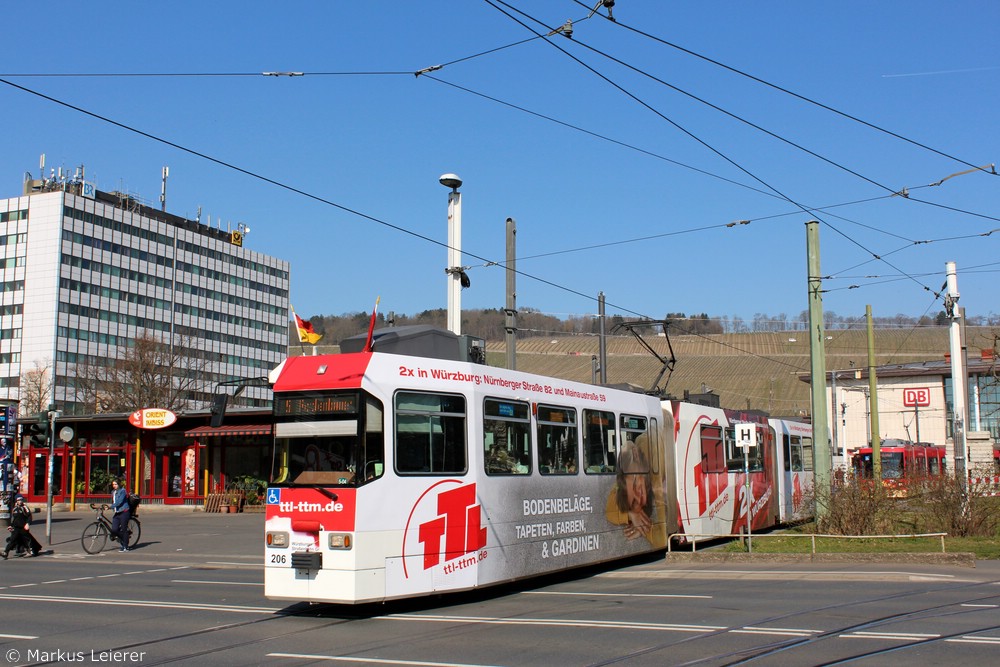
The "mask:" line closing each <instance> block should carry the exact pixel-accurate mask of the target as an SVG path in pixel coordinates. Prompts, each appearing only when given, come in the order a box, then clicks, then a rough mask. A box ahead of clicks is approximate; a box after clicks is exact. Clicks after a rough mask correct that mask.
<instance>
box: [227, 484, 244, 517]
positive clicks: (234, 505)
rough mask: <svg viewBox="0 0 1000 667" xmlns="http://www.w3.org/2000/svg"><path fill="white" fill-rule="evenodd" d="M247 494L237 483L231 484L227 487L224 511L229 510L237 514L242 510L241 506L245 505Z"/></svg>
mask: <svg viewBox="0 0 1000 667" xmlns="http://www.w3.org/2000/svg"><path fill="white" fill-rule="evenodd" d="M244 498H245V496H244V494H243V490H242V489H240V488H239V486H237V485H235V484H234V485H233V486H230V487H229V488H228V489H226V497H225V498H224V500H223V503H222V507H223V508H224V509H223V510H222V511H223V512H229V513H231V514H235V513H237V512H239V511H240V507H242V505H243V500H244Z"/></svg>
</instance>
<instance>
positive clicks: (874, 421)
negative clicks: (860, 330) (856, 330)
mask: <svg viewBox="0 0 1000 667" xmlns="http://www.w3.org/2000/svg"><path fill="white" fill-rule="evenodd" d="M865 322H867V325H868V413H869V414H870V415H871V439H872V478H873V479H875V482H876V484H880V483H881V482H882V436H880V435H879V427H878V378H876V377H875V329H874V326H873V325H872V307H871V305H870V304H869V305H867V306H865Z"/></svg>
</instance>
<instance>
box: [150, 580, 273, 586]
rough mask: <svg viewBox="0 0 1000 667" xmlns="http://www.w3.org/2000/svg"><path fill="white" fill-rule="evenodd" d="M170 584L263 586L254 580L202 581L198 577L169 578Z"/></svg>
mask: <svg viewBox="0 0 1000 667" xmlns="http://www.w3.org/2000/svg"><path fill="white" fill-rule="evenodd" d="M170 583H172V584H218V585H220V586H263V585H264V584H263V582H261V583H258V582H255V581H202V580H200V579H171V580H170Z"/></svg>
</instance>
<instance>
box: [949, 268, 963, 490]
mask: <svg viewBox="0 0 1000 667" xmlns="http://www.w3.org/2000/svg"><path fill="white" fill-rule="evenodd" d="M945 273H946V276H947V277H946V282H945V286H946V287H947V288H948V290H947V293H946V294H945V297H944V309H945V314H947V315H948V317H950V318H951V329H950V331H949V341H950V343H951V346H950V349H951V405H952V410H951V416H952V429H951V436H952V452H953V453H952V456H953V457H954V459H955V477H956V478H957V479H958V483H959V485H960V486H961V489H962V494H963V496H964V495H965V494H966V493H967V492H968V482H969V475H968V471H967V467H966V460H965V425H966V409H965V403H966V400H965V399H966V397H967V396H968V395H969V394H968V387H967V386H966V383H967V377H966V374H965V367H964V365H963V364H964V362H965V358H964V356H963V354H962V309H961V308H959V307H958V298H959V296H961V295H960V294H959V293H958V275H957V272H956V268H955V262H947V263H946V264H945Z"/></svg>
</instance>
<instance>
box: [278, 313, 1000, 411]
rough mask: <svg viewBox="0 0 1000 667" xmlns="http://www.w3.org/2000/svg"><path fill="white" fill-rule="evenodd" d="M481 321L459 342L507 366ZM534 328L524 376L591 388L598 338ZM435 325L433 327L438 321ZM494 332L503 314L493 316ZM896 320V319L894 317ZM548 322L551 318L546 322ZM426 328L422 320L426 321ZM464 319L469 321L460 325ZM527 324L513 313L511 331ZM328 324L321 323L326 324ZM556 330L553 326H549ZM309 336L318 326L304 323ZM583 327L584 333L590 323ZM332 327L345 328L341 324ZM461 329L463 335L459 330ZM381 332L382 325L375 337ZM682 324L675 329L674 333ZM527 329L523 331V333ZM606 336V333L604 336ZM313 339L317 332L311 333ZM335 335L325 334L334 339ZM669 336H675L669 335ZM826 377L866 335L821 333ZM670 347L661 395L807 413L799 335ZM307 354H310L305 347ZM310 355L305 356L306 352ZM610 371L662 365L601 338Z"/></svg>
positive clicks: (937, 335) (905, 355) (652, 370)
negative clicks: (479, 344) (481, 343)
mask: <svg viewBox="0 0 1000 667" xmlns="http://www.w3.org/2000/svg"><path fill="white" fill-rule="evenodd" d="M475 312H476V313H477V314H483V318H482V319H479V318H478V317H475V316H471V315H470V317H468V318H466V314H465V313H464V312H463V328H462V331H463V333H469V334H472V335H475V336H479V337H482V338H485V339H486V341H487V342H486V351H487V363H488V364H489V365H491V366H504V365H505V364H506V345H505V343H504V334H503V327H502V324H501V326H500V327H499V331H497V330H495V328H492V329H490V331H491V335H489V336H484V335H483V334H482V333H479V331H480V330H477V329H474V328H473V327H472V326H471V325H472V323H473V322H480V323H482V322H484V321H486V320H488V319H490V318H491V317H492V318H493V319H495V318H496V316H497V314H496V313H492V315H491V314H490V313H491V312H492V311H475ZM445 315H446V313H445V311H444V310H440V311H429V312H428V313H422V314H421V316H422V317H424V318H426V319H425V320H421V321H419V322H415V321H413V319H412V318H407V320H406V321H405V322H404V321H399V320H397V322H396V324H397V325H399V326H402V325H403V324H404V323H405V324H414V323H421V324H434V325H436V326H442V327H443V326H445V323H446V319H445ZM536 315H538V318H537V319H536V320H535V321H536V322H537V323H544V324H541V326H540V327H538V328H535V327H530V329H531V331H530V332H529V331H525V332H523V333H522V334H521V335H519V337H518V339H517V369H518V370H521V371H525V372H530V373H538V374H541V375H549V376H552V377H560V378H565V379H567V380H576V381H580V382H591V379H592V377H593V368H594V366H593V362H592V360H591V358H592V357H596V356H597V355H598V352H599V341H598V336H597V334H596V332H590V331H586V332H581V331H565V330H560V329H557V328H543V327H549V326H552V323H551V322H549V321H548V320H546V319H545V318H548V316H545V315H541V314H536ZM438 316H440V321H437V320H436V318H437V317H438ZM498 316H499V317H500V322H501V323H502V317H503V313H502V312H500V313H499V315H498ZM897 317H898V316H897ZM370 318H371V314H370V313H369V314H368V315H367V316H365V317H364V318H363V322H362V321H361V318H349V319H351V324H350V325H346V324H345V326H344V329H345V330H349V333H348V334H347V335H342V336H340V337H338V338H337V339H336V340H337V342H339V340H340V339H341V338H346V337H349V336H354V335H357V334H358V333H364V332H365V331H367V329H368V321H369V320H370ZM551 319H555V318H551ZM426 320H430V321H426ZM466 320H468V322H467V321H466ZM525 320H526V318H524V317H522V316H521V315H520V314H519V317H518V324H519V328H520V326H521V325H524V323H525ZM325 321H326V319H325V318H324V322H325ZM555 321H556V322H560V321H559V320H555ZM312 322H313V325H314V327H315V326H316V322H317V320H315V319H314V320H312ZM590 323H591V322H588V328H589V324H590ZM340 324H344V323H343V322H340ZM466 324H468V325H469V326H466ZM578 324H579V323H578V322H575V323H573V322H571V323H565V322H563V323H562V326H563V329H565V328H566V327H569V328H570V329H572V328H573V327H574V326H576V325H578ZM384 326H386V325H385V322H384V321H382V322H380V323H379V325H378V326H377V327H376V328H382V327H384ZM679 326H680V324H679V325H678V327H679ZM524 328H525V329H529V327H527V326H525V327H524ZM612 328H613V327H612V326H607V327H606V330H607V331H610V330H611V329H612ZM317 330H319V329H318V327H317ZM340 330H341V328H340V326H338V327H331V329H328V330H327V336H329V332H330V331H340ZM671 330H673V327H671ZM998 334H1000V327H989V326H984V327H980V326H969V327H967V328H966V341H967V347H968V350H969V355H970V356H973V355H975V356H978V355H979V350H980V349H993V347H994V344H995V341H996V340H997V335H998ZM827 336H828V340H826V368H827V370H828V371H831V370H844V371H846V370H849V369H851V368H864V367H867V365H868V339H867V334H866V332H865V330H864V327H863V326H862V327H861V328H855V329H836V328H831V329H828V330H827ZM874 336H875V358H876V364H877V365H885V364H903V363H912V362H921V361H935V360H940V359H942V358H944V356H945V355H946V354H948V352H949V349H950V347H949V346H950V343H949V327H947V326H933V325H932V326H923V327H917V326H911V327H909V328H876V329H875V334H874ZM643 339H644V340H645V341H646V342H647V343H649V345H650V346H651V347H652V348H653V350H655V351H656V352H657V354H659V355H661V356H663V357H669V355H670V351H669V348H668V345H667V340H666V338H665V337H663V336H662V335H657V334H656V333H655V332H650V333H644V334H643ZM670 344H671V346H672V347H673V354H674V356H675V358H676V364H675V366H674V371H673V373H667V374H665V375H664V376H663V379H662V380H661V381H660V387H661V388H662V387H663V386H664V382H666V383H667V384H666V390H667V391H668V392H669V393H670V394H672V395H674V396H677V397H682V396H683V395H684V392H685V391H688V392H692V393H698V392H702V391H704V390H706V389H711V390H713V391H714V392H715V393H717V394H719V396H720V398H721V401H722V404H723V405H724V406H726V407H734V408H735V407H740V408H744V407H748V408H751V409H760V410H765V411H767V412H769V413H771V414H773V415H781V416H796V415H805V414H808V412H809V410H810V407H811V406H810V395H809V385H808V384H807V383H805V382H802V381H800V380H799V379H798V375H799V374H800V373H808V371H809V367H810V364H809V341H808V337H807V335H806V332H804V331H801V330H792V331H774V332H756V333H728V334H722V333H718V334H694V335H693V334H673V333H672V334H671V336H670ZM305 347H306V348H309V347H311V346H308V345H307V346H305ZM317 347H318V348H319V349H317V352H318V353H320V354H323V353H334V352H338V351H339V347H338V346H337V345H336V344H334V341H333V340H329V339H328V338H327V337H324V339H323V340H322V341H321V342H320V344H319V345H318V346H317ZM290 353H291V354H292V355H297V354H301V353H303V349H302V348H300V346H299V345H298V343H297V341H296V342H294V343H292V346H291V347H290ZM305 353H307V354H308V353H311V350H307V351H305ZM607 354H608V372H607V380H608V383H610V384H617V383H626V382H627V383H631V384H635V385H638V386H641V387H643V388H646V389H649V388H651V386H652V383H653V382H654V381H655V380H656V377H657V375H658V374H659V372H660V368H661V364H660V363H659V361H657V359H656V358H654V357H653V356H652V355H651V354H650V353H649V352H648V351H647V350H646V349H644V348H643V346H642V345H641V344H640V343H639V342H638V341H637V340H635V338H634V337H633V336H631V335H628V334H620V333H618V334H615V335H609V336H608V338H607Z"/></svg>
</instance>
